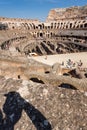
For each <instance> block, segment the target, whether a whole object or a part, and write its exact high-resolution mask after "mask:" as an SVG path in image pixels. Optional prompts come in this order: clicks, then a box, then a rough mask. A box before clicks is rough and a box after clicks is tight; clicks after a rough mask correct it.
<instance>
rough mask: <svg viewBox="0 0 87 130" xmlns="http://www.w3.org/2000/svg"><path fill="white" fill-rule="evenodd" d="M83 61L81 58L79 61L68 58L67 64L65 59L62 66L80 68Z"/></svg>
mask: <svg viewBox="0 0 87 130" xmlns="http://www.w3.org/2000/svg"><path fill="white" fill-rule="evenodd" d="M82 65H83V62H82V61H81V60H79V61H78V62H74V61H72V60H71V59H68V60H67V61H66V64H65V63H64V61H63V62H62V66H66V68H70V69H71V68H74V67H78V68H79V69H80V68H81V67H82Z"/></svg>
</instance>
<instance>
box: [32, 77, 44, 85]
mask: <svg viewBox="0 0 87 130" xmlns="http://www.w3.org/2000/svg"><path fill="white" fill-rule="evenodd" d="M30 80H32V81H33V82H36V83H41V84H44V82H43V81H42V80H39V79H38V78H31V79H30Z"/></svg>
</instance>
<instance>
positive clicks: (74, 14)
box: [47, 6, 87, 21]
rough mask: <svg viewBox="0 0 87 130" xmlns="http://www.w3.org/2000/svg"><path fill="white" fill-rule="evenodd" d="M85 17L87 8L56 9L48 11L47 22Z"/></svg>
mask: <svg viewBox="0 0 87 130" xmlns="http://www.w3.org/2000/svg"><path fill="white" fill-rule="evenodd" d="M85 16H87V6H82V7H79V6H74V7H68V8H56V9H52V10H50V12H49V14H48V17H47V21H56V20H60V19H73V18H74V19H79V18H81V17H85Z"/></svg>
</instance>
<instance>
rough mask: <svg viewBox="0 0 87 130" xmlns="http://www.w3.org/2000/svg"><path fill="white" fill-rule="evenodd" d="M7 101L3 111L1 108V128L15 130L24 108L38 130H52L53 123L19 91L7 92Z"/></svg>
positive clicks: (1, 129)
mask: <svg viewBox="0 0 87 130" xmlns="http://www.w3.org/2000/svg"><path fill="white" fill-rule="evenodd" d="M4 96H6V101H5V103H4V105H3V112H4V114H5V117H4V118H3V113H2V111H1V110H0V130H14V126H15V124H16V123H17V122H18V121H19V119H20V118H21V116H22V110H24V111H25V112H26V114H27V116H28V117H29V118H30V119H31V121H32V123H33V124H34V126H35V127H36V130H52V128H51V124H50V123H49V122H48V120H47V119H46V118H45V117H44V115H43V114H42V113H41V112H40V111H39V110H38V109H36V108H35V107H34V106H33V105H32V104H30V103H29V102H27V101H26V100H25V99H23V98H22V97H21V96H20V94H19V93H17V92H9V93H7V94H5V95H4Z"/></svg>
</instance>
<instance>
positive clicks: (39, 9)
mask: <svg viewBox="0 0 87 130" xmlns="http://www.w3.org/2000/svg"><path fill="white" fill-rule="evenodd" d="M84 5H87V0H0V17H9V18H28V19H39V20H40V21H45V20H46V18H47V16H48V13H49V11H50V10H51V9H53V8H64V7H71V6H84Z"/></svg>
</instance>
